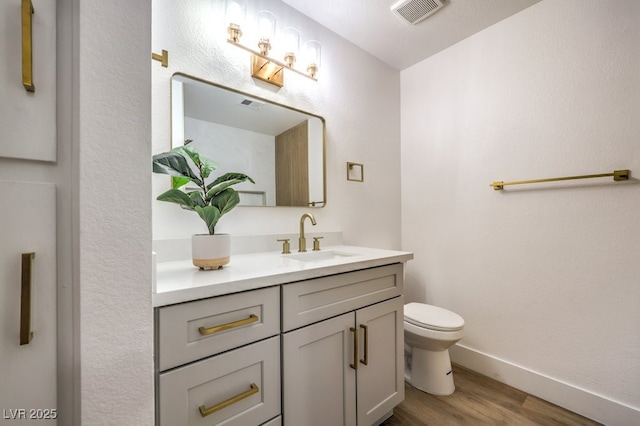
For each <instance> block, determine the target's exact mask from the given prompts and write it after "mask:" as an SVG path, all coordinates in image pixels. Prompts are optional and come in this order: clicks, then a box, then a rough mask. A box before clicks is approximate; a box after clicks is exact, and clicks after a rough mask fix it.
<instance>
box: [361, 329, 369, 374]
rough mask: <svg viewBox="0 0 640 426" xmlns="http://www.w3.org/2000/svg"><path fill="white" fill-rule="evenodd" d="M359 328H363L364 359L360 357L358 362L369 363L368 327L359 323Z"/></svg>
mask: <svg viewBox="0 0 640 426" xmlns="http://www.w3.org/2000/svg"><path fill="white" fill-rule="evenodd" d="M360 328H361V329H363V330H364V359H361V360H360V362H361V363H362V364H364V365H369V327H368V326H366V325H364V324H360Z"/></svg>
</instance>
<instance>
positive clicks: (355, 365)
mask: <svg viewBox="0 0 640 426" xmlns="http://www.w3.org/2000/svg"><path fill="white" fill-rule="evenodd" d="M349 330H351V331H352V332H353V364H349V367H351V368H353V369H354V370H356V371H358V329H357V328H353V327H351V328H350V329H349Z"/></svg>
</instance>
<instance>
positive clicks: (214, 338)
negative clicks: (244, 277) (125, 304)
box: [156, 287, 280, 371]
mask: <svg viewBox="0 0 640 426" xmlns="http://www.w3.org/2000/svg"><path fill="white" fill-rule="evenodd" d="M279 332H280V289H279V287H269V288H265V289H260V290H253V291H248V292H245V293H236V294H230V295H228V296H221V297H214V298H211V299H205V300H198V301H195V302H189V303H183V304H180V305H173V306H166V307H162V308H159V309H158V310H157V318H156V334H157V336H156V342H157V348H156V354H157V357H158V360H157V362H158V366H159V371H164V370H167V369H169V368H173V367H177V366H180V365H182V364H186V363H187V362H191V361H195V360H198V359H200V358H204V357H207V356H210V355H215V354H218V353H220V352H224V351H226V350H229V349H233V348H235V347H238V346H242V345H245V344H248V343H251V342H255V341H256V340H260V339H264V338H266V337H269V336H275V335H276V334H278V333H279Z"/></svg>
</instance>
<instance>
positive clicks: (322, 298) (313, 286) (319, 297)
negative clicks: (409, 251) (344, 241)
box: [282, 263, 403, 331]
mask: <svg viewBox="0 0 640 426" xmlns="http://www.w3.org/2000/svg"><path fill="white" fill-rule="evenodd" d="M402 289H403V276H402V264H401V263H398V264H394V265H388V266H382V267H378V268H371V269H364V270H361V271H355V272H348V273H345V274H339V275H332V276H329V277H323V278H317V279H313V280H308V281H302V282H297V283H293V284H287V285H284V286H282V308H283V312H282V329H283V331H289V330H293V329H295V328H298V327H302V326H304V325H307V324H311V323H314V322H317V321H321V320H323V319H325V318H330V317H332V316H336V315H340V314H343V313H345V312H349V311H352V310H355V309H358V308H361V307H363V306H367V305H371V304H373V303H377V302H380V301H383V300H386V299H390V298H392V297H395V296H399V295H401V294H402Z"/></svg>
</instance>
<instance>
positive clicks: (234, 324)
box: [198, 314, 259, 336]
mask: <svg viewBox="0 0 640 426" xmlns="http://www.w3.org/2000/svg"><path fill="white" fill-rule="evenodd" d="M258 319H259V318H258V316H257V315H254V314H251V315H249V318H245V319H241V320H238V321H233V322H229V323H227V324H222V325H216V326H213V327H208V328H207V327H200V328H199V329H198V331H199V332H200V334H201V335H202V336H208V335H209V334H213V333H219V332H221V331H224V330H229V329H230V328H235V327H242V326H243V325H247V324H251V323H252V322H256V321H258Z"/></svg>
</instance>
